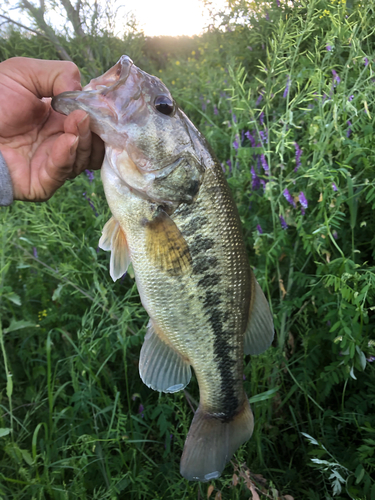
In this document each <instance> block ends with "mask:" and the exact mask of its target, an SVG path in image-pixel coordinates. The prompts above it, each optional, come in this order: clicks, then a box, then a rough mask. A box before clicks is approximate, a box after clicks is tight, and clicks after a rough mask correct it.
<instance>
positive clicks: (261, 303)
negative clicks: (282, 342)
mask: <svg viewBox="0 0 375 500" xmlns="http://www.w3.org/2000/svg"><path fill="white" fill-rule="evenodd" d="M274 333H275V332H274V328H273V318H272V314H271V311H270V306H269V305H268V302H267V299H266V297H265V296H264V293H263V291H262V289H261V288H260V286H259V283H258V282H257V280H256V279H255V277H254V276H253V275H252V290H251V300H250V314H249V322H248V325H247V329H246V332H245V344H244V353H245V354H253V355H254V354H260V353H261V352H263V351H265V350H266V349H268V347H269V346H270V345H271V343H272V341H273V337H274Z"/></svg>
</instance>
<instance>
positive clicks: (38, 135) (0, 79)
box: [0, 57, 104, 201]
mask: <svg viewBox="0 0 375 500" xmlns="http://www.w3.org/2000/svg"><path fill="white" fill-rule="evenodd" d="M80 89H81V83H80V74H79V70H78V68H77V66H76V65H75V64H74V63H71V62H67V61H44V60H38V59H29V58H24V57H16V58H12V59H8V60H6V61H4V62H2V63H0V113H1V114H0V151H1V153H2V155H3V157H4V159H5V161H6V163H7V165H8V168H9V173H10V177H11V179H12V183H13V195H14V199H15V200H25V201H26V200H27V201H45V200H48V199H49V198H50V197H51V196H52V195H53V193H54V192H55V191H56V190H57V189H58V188H59V187H60V186H62V185H63V184H64V182H65V181H66V180H67V179H72V178H74V177H76V176H77V175H78V174H80V173H81V172H82V171H83V170H84V169H86V168H90V169H94V170H96V169H99V168H100V167H101V165H102V162H103V157H104V144H103V142H102V140H101V139H100V138H99V137H98V136H97V135H95V134H92V133H91V132H90V118H89V116H88V114H87V113H85V112H84V111H74V112H73V113H71V114H70V115H69V116H64V115H61V114H59V113H56V112H55V111H54V110H53V109H52V108H51V99H50V97H52V96H54V95H57V94H60V93H61V92H64V91H67V90H80Z"/></svg>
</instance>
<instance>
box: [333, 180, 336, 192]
mask: <svg viewBox="0 0 375 500" xmlns="http://www.w3.org/2000/svg"><path fill="white" fill-rule="evenodd" d="M332 189H333V190H334V191H337V186H336V184H335V183H334V182H332Z"/></svg>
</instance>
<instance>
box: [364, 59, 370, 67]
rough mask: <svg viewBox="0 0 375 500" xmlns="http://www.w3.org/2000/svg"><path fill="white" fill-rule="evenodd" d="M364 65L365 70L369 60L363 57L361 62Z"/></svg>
mask: <svg viewBox="0 0 375 500" xmlns="http://www.w3.org/2000/svg"><path fill="white" fill-rule="evenodd" d="M363 63H364V65H365V68H367V66H368V63H369V60H368V58H367V57H365V59H364V61H363Z"/></svg>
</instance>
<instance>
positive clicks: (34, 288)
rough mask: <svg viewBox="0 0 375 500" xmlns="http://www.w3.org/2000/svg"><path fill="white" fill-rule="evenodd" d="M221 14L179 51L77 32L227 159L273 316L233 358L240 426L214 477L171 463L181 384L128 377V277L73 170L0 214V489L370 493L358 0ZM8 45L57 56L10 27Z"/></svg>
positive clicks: (374, 219)
mask: <svg viewBox="0 0 375 500" xmlns="http://www.w3.org/2000/svg"><path fill="white" fill-rule="evenodd" d="M288 5H289V3H288ZM251 9H253V10H251ZM220 19H221V20H222V22H223V23H224V25H225V28H224V29H223V27H221V28H215V29H213V30H212V31H210V32H208V33H206V34H205V35H203V36H202V37H200V38H195V39H193V40H187V41H186V44H184V43H182V42H181V43H180V44H179V45H178V47H177V45H176V47H177V49H176V51H172V50H168V47H169V46H170V44H168V41H166V42H165V43H162V42H160V43H159V44H157V45H156V46H155V48H154V49H153V46H152V44H150V42H149V41H148V42H147V44H146V43H145V41H144V40H143V38H142V37H141V36H138V35H137V36H135V35H134V36H133V35H129V36H128V37H127V38H126V39H124V40H117V39H114V38H113V37H112V38H111V37H110V36H108V35H105V36H104V35H103V38H102V39H100V38H97V39H95V45H93V46H94V47H95V51H94V53H95V57H96V60H97V67H98V69H100V71H99V70H98V73H100V72H101V71H102V70H104V69H107V68H108V67H110V66H111V65H112V64H114V63H115V62H116V60H117V59H118V57H119V55H120V54H121V53H128V54H129V55H130V56H132V57H133V58H134V59H135V62H136V64H137V65H139V66H141V67H143V68H144V69H145V70H147V71H150V72H154V73H156V74H158V76H160V77H161V78H162V79H163V81H164V82H165V83H166V84H167V85H168V86H169V88H170V89H171V90H172V93H173V95H174V96H175V98H176V99H177V101H178V102H179V104H180V105H181V107H182V108H183V109H184V110H185V111H186V113H187V114H188V115H189V117H190V118H191V119H192V121H193V122H194V123H195V124H196V125H197V126H198V127H199V128H200V130H201V131H202V132H203V133H204V134H205V135H206V137H207V138H208V140H209V142H210V143H211V145H212V147H213V149H214V150H215V152H216V153H217V155H218V157H219V159H220V161H221V162H222V164H223V168H225V170H226V173H227V176H228V182H229V184H230V186H231V188H232V192H233V194H234V197H235V200H236V203H237V205H238V208H239V212H240V216H241V220H242V223H243V228H244V236H245V240H246V244H247V247H248V252H249V258H250V262H251V264H252V266H254V272H255V274H256V276H257V279H258V281H259V283H260V284H261V286H262V288H263V289H264V290H265V292H266V295H267V296H268V299H269V301H270V304H271V307H272V310H273V313H274V320H275V327H276V340H275V342H274V345H273V347H271V348H270V349H269V350H268V351H267V352H266V353H264V354H262V355H260V356H257V357H252V358H251V359H249V358H246V360H245V361H246V368H245V375H246V380H245V382H244V384H245V389H246V391H247V393H248V394H249V397H250V401H251V403H252V408H253V411H254V415H255V419H256V425H255V430H254V435H253V437H252V439H251V440H250V441H249V442H248V443H246V444H245V445H244V446H242V447H241V449H240V450H239V451H238V453H237V454H236V455H235V457H234V458H233V460H232V461H231V462H230V463H229V464H228V466H227V467H226V469H225V471H224V473H223V476H222V478H220V479H218V480H215V481H213V482H212V484H194V483H188V482H187V481H185V480H184V479H183V478H181V476H180V474H179V460H180V455H181V452H182V448H183V443H184V440H185V437H186V434H187V432H188V428H189V425H190V422H191V419H192V407H194V406H195V401H196V400H198V387H197V384H196V382H195V381H194V380H193V381H192V382H191V383H190V385H189V387H188V393H186V394H184V392H182V393H177V394H172V395H164V394H158V393H155V392H153V391H151V390H150V389H148V388H147V387H146V386H144V385H143V384H142V382H141V380H140V378H139V375H138V369H137V362H138V357H139V351H140V346H141V344H142V340H143V336H144V333H145V326H146V322H147V317H146V314H145V312H144V310H143V308H142V307H141V305H140V301H139V297H138V294H137V291H136V287H135V285H134V281H133V277H132V276H131V275H130V273H129V274H128V275H127V276H126V277H125V278H124V279H122V280H119V281H118V282H116V283H113V282H112V281H111V279H110V277H109V272H108V268H109V255H108V254H106V253H104V252H103V251H101V250H98V249H97V244H98V240H99V236H100V232H101V229H102V227H103V225H104V224H105V222H106V221H107V219H108V217H109V210H108V207H107V204H106V200H105V197H104V194H103V189H102V186H101V182H100V178H99V174H97V173H95V175H94V180H92V181H91V180H90V179H91V177H90V178H89V177H88V176H85V175H82V176H81V177H80V178H79V179H76V180H75V181H74V182H71V183H67V184H66V185H65V186H64V187H63V188H62V189H60V190H59V192H58V193H57V194H56V195H55V196H54V197H53V198H52V199H51V200H50V201H49V202H48V203H44V204H27V203H21V202H16V203H14V204H13V205H12V206H11V207H10V208H7V209H2V210H1V211H0V315H1V324H0V346H1V370H0V384H1V392H0V414H1V418H0V427H1V428H0V498H2V499H17V500H21V499H31V498H33V499H57V500H60V499H61V500H62V499H68V498H69V499H74V498H80V499H90V500H91V499H111V500H112V499H123V498H124V499H190V498H191V499H195V498H207V495H208V494H210V498H216V499H219V498H222V499H225V500H226V499H233V500H234V499H243V498H255V499H256V498H258V497H257V496H256V495H257V494H259V495H260V497H261V498H272V499H278V498H286V499H289V500H290V498H295V499H313V500H320V499H330V498H333V497H335V498H337V499H348V498H352V499H356V500H364V499H366V500H367V499H368V500H375V482H374V477H375V267H374V257H375V236H374V235H375V179H374V177H375V176H374V167H373V165H374V164H375V153H374V147H373V142H374V136H375V123H374V120H375V109H374V106H373V102H374V97H375V74H374V64H375V51H374V41H375V33H374V32H375V28H374V26H375V2H374V1H373V0H369V1H368V2H366V3H365V4H364V5H360V4H357V3H355V2H349V0H348V2H347V4H345V2H342V1H337V0H332V1H326V0H322V1H316V0H312V1H311V2H307V3H305V2H302V1H301V2H299V3H295V4H294V6H293V8H291V7H290V6H289V7H288V6H287V5H285V4H284V2H283V1H282V0H281V1H280V2H279V1H275V2H272V3H271V2H268V3H262V4H259V3H258V4H257V5H250V4H247V3H246V2H244V1H231V2H230V9H229V10H228V12H227V13H225V14H222V16H221V18H220ZM64 44H65V45H64V46H65V48H66V50H67V51H69V53H70V54H71V55H72V58H73V59H74V60H76V62H77V63H78V64H80V63H81V60H80V59H79V57H82V56H79V57H78V55H77V58H75V55H74V54H76V53H77V52H76V51H77V46H76V45H75V41H74V39H73V40H70V41H67V40H65V42H64ZM109 48H110V50H109ZM103 54H105V57H104V55H103ZM11 55H28V56H35V55H37V56H38V57H45V58H49V57H56V53H54V48H53V47H51V46H49V45H48V42H46V41H45V40H44V39H41V38H37V37H35V36H34V35H32V36H26V35H24V34H19V33H17V32H12V33H9V36H8V37H7V38H3V39H2V40H1V41H0V56H1V57H2V58H5V57H10V56H11ZM81 67H84V64H81ZM86 74H89V72H87V73H86ZM190 405H191V406H192V407H191V406H190ZM288 495H289V496H288Z"/></svg>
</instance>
